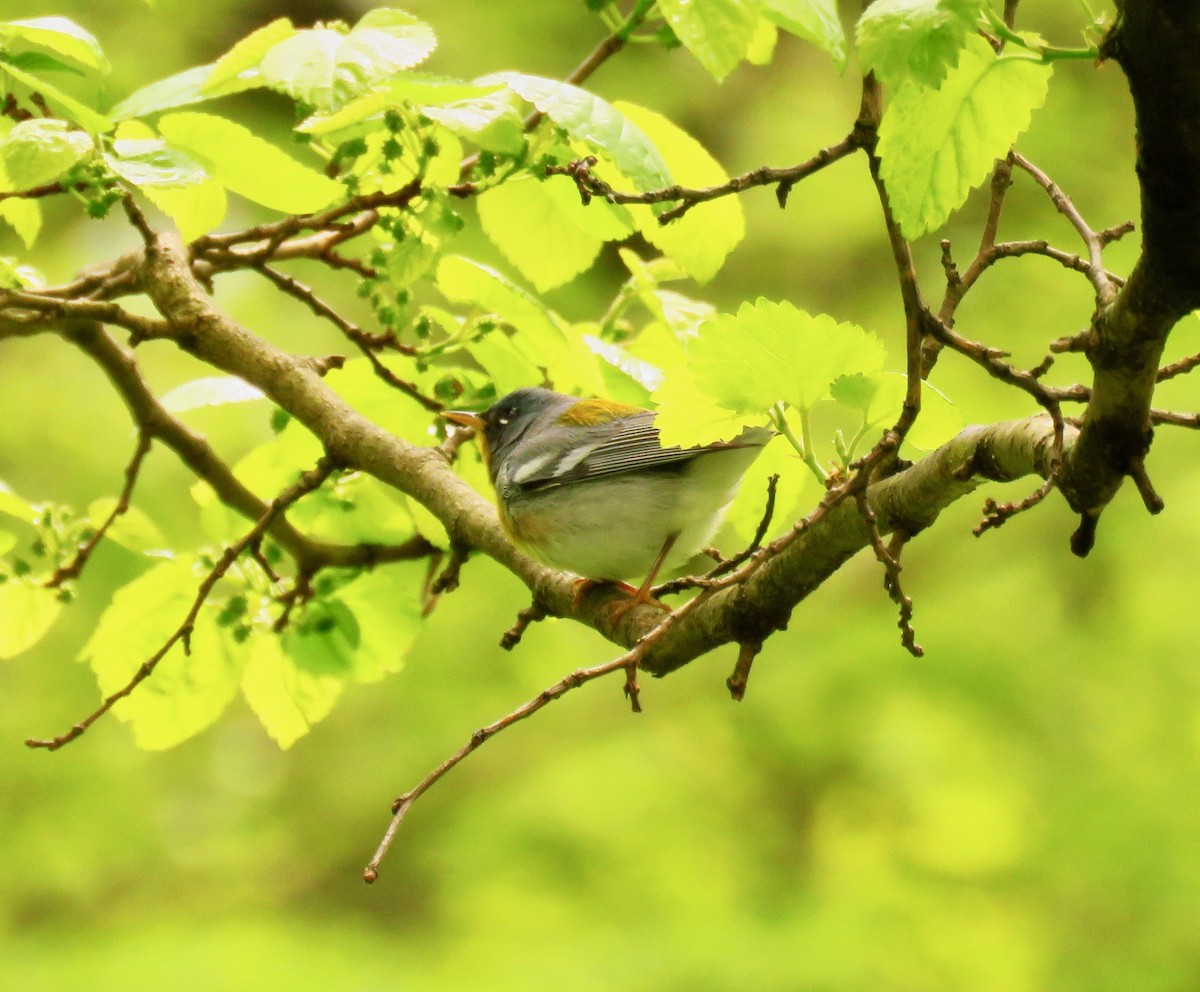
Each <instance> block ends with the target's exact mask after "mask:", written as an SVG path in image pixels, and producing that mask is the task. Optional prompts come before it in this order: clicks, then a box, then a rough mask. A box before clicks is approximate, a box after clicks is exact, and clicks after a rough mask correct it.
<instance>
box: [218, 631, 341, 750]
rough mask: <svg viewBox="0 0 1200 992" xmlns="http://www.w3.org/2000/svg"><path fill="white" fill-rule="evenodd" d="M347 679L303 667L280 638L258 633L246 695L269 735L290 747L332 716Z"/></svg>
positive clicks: (253, 642) (244, 683)
mask: <svg viewBox="0 0 1200 992" xmlns="http://www.w3.org/2000/svg"><path fill="white" fill-rule="evenodd" d="M343 685H344V682H343V680H342V679H340V678H334V677H333V676H329V675H317V674H313V673H312V672H309V671H306V670H305V669H303V668H301V667H299V666H298V665H296V664H295V662H293V661H292V660H291V659H290V658H288V657H287V656H286V655H285V654H284V651H283V646H282V644H281V643H280V639H279V638H278V637H276V636H274V635H272V634H258V635H256V636H254V637H253V639H252V640H251V642H250V658H249V661H248V662H247V664H246V670H245V671H244V672H243V673H242V695H243V696H245V698H246V702H247V704H248V705H249V706H250V709H251V710H253V711H254V715H255V716H256V717H258V719H259V722H260V723H261V724H262V725H263V728H264V729H265V730H266V732H267V734H268V735H269V736H270V737H271V739H272V740H273V741H275V743H277V744H278V745H279V746H280V748H282V749H284V750H287V749H288V748H289V747H291V746H292V745H293V744H294V743H296V741H298V740H299V739H300V738H301V737H303V736H304V735H305V734H307V733H308V731H309V730H310V729H311V728H312V726H313V724H315V723H318V722H319V721H321V720H323V719H324V718H325V717H326V716H328V715H329V712H330V711H331V710H332V709H333V707H334V704H335V703H336V702H337V699H338V696H339V695H340V694H341V691H342V686H343Z"/></svg>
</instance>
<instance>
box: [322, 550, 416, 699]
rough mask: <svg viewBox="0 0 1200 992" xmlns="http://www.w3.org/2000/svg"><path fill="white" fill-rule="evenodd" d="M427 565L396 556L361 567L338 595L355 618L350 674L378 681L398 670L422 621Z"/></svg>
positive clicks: (360, 679)
mask: <svg viewBox="0 0 1200 992" xmlns="http://www.w3.org/2000/svg"><path fill="white" fill-rule="evenodd" d="M425 581H426V566H425V564H424V563H423V562H397V563H395V564H393V565H386V566H380V567H379V568H376V569H375V570H374V571H371V572H363V573H362V574H361V575H359V576H358V578H356V579H355V580H354V581H353V582H351V583H350V584H349V585H347V586H344V587H343V588H342V589H340V590H338V594H337V598H338V599H339V600H341V602H342V603H344V604H345V605H346V606H347V607H348V608H349V609H350V610H351V611H353V614H354V617H355V619H356V620H357V622H358V627H359V636H360V641H359V646H358V653H357V654H356V655H355V658H354V666H353V668H352V669H351V671H350V673H349V674H350V677H351V678H352V679H354V680H355V681H356V682H377V681H379V680H380V679H382V678H383V677H384V676H385V675H389V674H391V673H392V672H398V671H399V670H400V669H401V668H402V667H403V665H404V658H405V656H406V655H407V654H408V652H409V650H410V649H411V648H412V645H413V642H414V641H415V640H416V638H417V635H418V634H420V633H421V630H422V629H423V627H424V621H425V617H424V592H425Z"/></svg>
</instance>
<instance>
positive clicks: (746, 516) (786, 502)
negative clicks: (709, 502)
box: [725, 437, 816, 545]
mask: <svg viewBox="0 0 1200 992" xmlns="http://www.w3.org/2000/svg"><path fill="white" fill-rule="evenodd" d="M772 475H778V476H779V482H778V483H777V485H776V490H775V512H774V514H773V515H772V517H771V524H770V527H769V529H768V530H767V533H766V535H765V537H766V540H771V539H772V538H773V537H776V536H778V535H779V534H782V533H783V532H784V531H785V530H787V529H788V528H790V527H791V526H792V525H793V524H795V522H796V520H797V519H798V518H799V517H801V516H803V513H804V509H805V507H804V502H805V497H806V493H807V491H808V490H809V489H810V488H811V487H812V486H813V485H815V483H816V479H815V478H814V476H813V474H812V472H810V471H809V469H808V466H806V465H805V464H804V462H803V461H801V459H800V456H799V455H798V454H796V449H795V448H793V447H792V446H791V445H790V444H788V443H787V441H786V440H785V439H784V438H782V437H775V438H773V439H772V440H771V441H769V442H768V443H767V445H766V447H765V448H763V450H762V453H761V454H760V455H759V456H758V457H757V458H756V459H754V462H753V463H752V464H751V466H750V468H749V469H747V470H746V474H745V475H743V476H742V482H741V485H740V486H739V487H738V491H737V495H736V496H735V497H734V498H733V502H732V503H731V504H730V505H729V509H728V510H727V511H726V512H725V523H726V524H728V525H729V526H730V527H732V528H733V529H734V530H735V531H736V532H737V534H738V537H739V538H740V539H741V541H742V543H743V545H744V544H745V543H746V542H748V541H749V540H750V538H751V537H753V536H754V532H755V531H756V530H757V529H758V525H759V524H760V523H761V522H762V518H763V511H764V510H765V509H766V505H767V479H769V478H770V477H771V476H772Z"/></svg>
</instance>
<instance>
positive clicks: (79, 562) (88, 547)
mask: <svg viewBox="0 0 1200 992" xmlns="http://www.w3.org/2000/svg"><path fill="white" fill-rule="evenodd" d="M153 442H154V439H153V437H151V436H150V434H149V433H147V432H146V431H142V432H140V433H139V434H138V440H137V447H136V448H134V451H133V457H132V458H130V459H129V464H128V465H126V466H125V486H124V488H123V489H122V490H121V495H120V496H119V497H118V498H117V505H116V506H114V507H113V508H112V512H110V513H109V515H108V516H107V517H105V519H104V522H103V523H102V524H100V526H99V527H97V528H96V530H95V531H94V532H93V533H92V536H91V537H89V538H88V539H87V540H86V541H84V542H83V544H81V545H80V546H79V547H78V548H77V549H76V551H75V556H74V557H73V558H72V559H71V561H70V562H69V563H67V564H66V565H60V566H59V567H58V568H56V569H55V570H54V574H53V575H51V576H50V578H49V579H47V580H46V588H47V589H57V588H58V587H59V586H61V585H62V584H63V583H64V582H66V581H67V580H68V579H77V578H79V576H80V574H81V573H82V572H83V568H84V566H85V565H86V564H87V562H88V559H89V558H90V557H91V556H92V552H93V551H95V550H96V545H98V544H99V543H100V541H101V540H102V539H103V537H104V535H105V534H107V533H108V531H109V528H110V527H112V525H113V524H114V523H115V522H116V519H117V517H119V516H121V514H123V513H125V512H126V511H127V510H128V509H129V501H130V500H131V499H132V498H133V489H134V486H136V485H137V480H138V473H139V472H140V471H141V468H142V462H143V461H144V460H145V458H146V455H147V454H149V453H150V446H151V444H153Z"/></svg>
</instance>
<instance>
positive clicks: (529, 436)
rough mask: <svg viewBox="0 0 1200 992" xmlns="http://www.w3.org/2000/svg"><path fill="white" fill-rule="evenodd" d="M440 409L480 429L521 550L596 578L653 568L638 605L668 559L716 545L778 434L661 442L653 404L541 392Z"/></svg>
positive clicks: (677, 561)
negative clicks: (741, 486)
mask: <svg viewBox="0 0 1200 992" xmlns="http://www.w3.org/2000/svg"><path fill="white" fill-rule="evenodd" d="M442 416H443V417H445V418H446V419H447V420H450V421H452V422H453V423H456V424H462V425H464V426H467V427H474V428H475V430H476V437H477V439H478V441H479V445H480V448H481V450H482V452H483V458H484V463H485V464H486V466H487V470H488V475H489V476H490V478H491V481H492V485H493V486H494V487H495V490H496V501H497V504H498V506H499V511H500V521H501V523H502V524H503V526H504V529H505V531H506V532H507V533H508V534H509V536H510V537H511V538H512V539H513V541H514V542H515V543H516V544H517V545H518V546H519V547H521V548H522V549H524V550H525V551H527V552H528V553H529V554H531V555H533V557H535V558H537V559H539V560H540V561H543V562H545V563H546V564H547V565H552V566H554V567H555V568H561V569H565V570H566V571H569V572H574V573H575V574H577V575H581V576H583V577H584V578H585V579H591V580H593V581H602V582H603V581H620V580H622V579H630V578H634V579H636V578H641V577H642V576H645V581H644V582H643V583H642V586H641V588H639V589H638V590H637V592H636V593H635V597H634V602H647V601H649V599H650V596H649V590H650V586H651V584H652V583H653V581H654V578H655V576H656V575H657V574H658V572H659V571H660V570H661V569H662V568H663V567H664V566H668V565H670V566H675V565H681V564H683V563H684V562H686V561H687V560H688V559H690V558H691V557H692V556H693V555H695V554H696V553H697V552H698V551H700V550H701V549H702V548H703V547H704V546H705V545H706V544H707V543H708V541H709V540H710V539H711V538H712V536H713V533H714V532H715V531H716V529H717V526H718V525H719V524H720V522H721V516H722V514H723V513H724V511H725V508H726V507H727V506H728V505H729V503H730V501H731V500H732V499H733V497H734V494H735V493H736V491H737V486H738V483H739V482H740V481H741V478H742V475H743V474H744V473H745V471H746V469H748V468H749V467H750V463H751V462H753V461H754V459H755V458H756V457H757V455H758V453H759V451H760V450H761V449H762V446H763V445H764V444H766V443H767V441H769V440H770V439H771V437H772V436H773V432H772V431H771V430H768V429H767V428H765V427H757V428H756V427H751V428H746V429H745V430H744V431H743V432H742V433H741V434H740V435H739V436H738V437H736V438H735V439H733V440H732V441H725V442H718V443H716V444H708V445H705V446H703V447H698V448H675V447H671V448H665V447H663V445H662V443H661V442H660V440H659V435H658V428H656V427H655V426H654V413H653V412H652V411H650V410H644V409H642V408H641V407H636V406H627V405H626V404H623V403H614V402H611V401H609V400H602V399H579V398H578V397H574V396H564V395H563V394H562V393H556V392H553V391H551V390H549V389H537V388H527V389H518V390H517V391H516V392H513V393H509V394H508V395H507V396H504V397H502V398H501V399H499V400H497V401H496V402H495V403H494V404H492V406H491V407H489V408H488V409H487V410H484V411H483V412H482V413H470V412H466V411H461V410H452V411H447V412H445V413H443V414H442ZM629 605H633V604H632V603H630V604H629Z"/></svg>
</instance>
